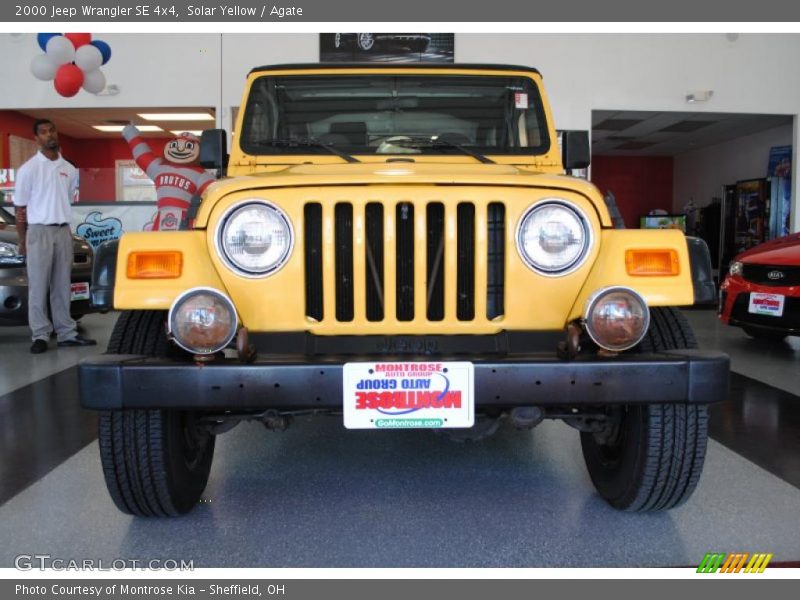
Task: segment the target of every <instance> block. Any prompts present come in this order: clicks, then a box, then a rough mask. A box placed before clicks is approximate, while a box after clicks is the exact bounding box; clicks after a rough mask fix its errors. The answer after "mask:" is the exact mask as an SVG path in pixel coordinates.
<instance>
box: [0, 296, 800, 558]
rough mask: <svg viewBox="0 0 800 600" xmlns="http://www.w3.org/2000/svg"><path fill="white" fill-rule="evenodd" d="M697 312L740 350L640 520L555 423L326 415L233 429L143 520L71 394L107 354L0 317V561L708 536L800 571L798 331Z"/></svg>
mask: <svg viewBox="0 0 800 600" xmlns="http://www.w3.org/2000/svg"><path fill="white" fill-rule="evenodd" d="M687 316H688V317H689V319H690V320H691V322H692V324H693V326H694V327H695V330H696V332H697V334H698V338H699V340H700V342H701V346H702V347H705V348H721V349H724V350H725V351H726V352H728V353H729V354H730V355H731V358H732V366H733V371H734V374H733V376H732V381H731V399H730V401H729V402H727V403H725V404H724V405H720V406H716V407H714V409H713V411H712V421H711V422H712V427H711V429H712V441H711V442H710V443H709V452H708V457H707V460H706V466H705V470H704V473H703V477H702V478H701V480H700V485H699V487H698V489H697V491H696V493H695V494H694V496H693V497H692V498H691V500H690V501H689V502H688V503H687V504H686V505H684V506H682V507H680V508H678V509H676V510H673V511H671V512H668V513H660V514H643V515H639V514H627V513H618V512H616V511H614V510H612V509H610V508H609V507H608V506H607V505H606V504H605V503H604V502H603V501H601V500H600V499H599V497H598V496H597V495H596V494H595V493H594V491H593V488H592V486H591V483H590V481H589V477H588V475H587V473H586V470H585V467H584V465H583V461H582V457H581V452H580V444H579V440H578V435H577V433H576V432H575V431H574V430H572V429H570V428H569V427H567V426H566V425H564V424H562V423H560V422H559V423H557V422H547V423H545V424H543V425H542V426H540V427H538V428H537V429H535V430H534V431H533V432H519V431H516V430H514V429H512V428H509V427H506V428H502V429H501V430H500V431H499V432H498V433H497V434H496V435H495V436H494V437H492V438H491V439H489V440H486V441H483V442H480V443H477V444H456V443H453V442H450V441H448V440H447V439H444V438H442V437H439V436H436V435H433V434H431V433H430V432H427V431H396V432H345V431H344V430H343V428H342V427H341V424H340V423H339V422H338V420H337V419H335V418H323V417H319V418H315V419H312V418H308V419H298V420H297V421H296V422H295V424H294V425H293V427H291V428H290V429H288V430H287V431H285V432H283V433H274V432H268V431H266V430H265V429H264V428H263V427H261V426H260V425H256V424H244V425H240V426H239V427H238V428H236V429H235V430H234V431H233V432H231V433H228V434H225V435H222V436H220V438H219V439H218V444H217V454H216V458H215V463H214V466H213V468H212V473H211V480H210V482H209V485H208V488H207V490H206V493H205V494H204V499H203V501H202V502H201V504H200V505H198V506H197V507H196V508H195V509H194V510H193V511H192V513H190V514H189V515H188V516H186V517H183V518H180V519H174V520H167V521H165V520H146V519H134V518H131V517H129V516H126V515H123V514H121V513H119V512H118V511H117V510H116V508H115V507H114V506H113V504H112V502H111V500H110V499H109V498H108V496H107V494H106V491H105V484H104V483H103V478H102V473H101V470H100V466H99V457H98V453H97V448H96V444H94V443H93V442H94V439H95V432H94V415H93V414H92V413H90V412H86V411H83V410H81V409H80V407H79V406H78V399H77V390H76V384H77V373H76V369H75V368H74V365H75V364H76V363H77V361H78V360H79V358H80V357H81V356H85V355H87V354H91V353H93V352H96V351H97V350H96V349H91V348H89V349H84V348H78V349H73V348H69V349H59V350H55V348H54V347H53V349H52V350H51V351H50V352H47V353H46V354H44V355H41V356H36V357H32V356H31V355H30V354H28V345H29V339H28V335H27V330H25V329H24V328H0V361H2V368H1V369H0V539H2V540H3V542H4V543H3V544H2V546H1V547H0V567H4V566H12V564H13V560H14V557H15V556H16V555H18V554H34V553H40V554H41V553H46V554H50V555H51V556H52V557H58V558H64V559H83V558H95V559H97V558H102V559H104V560H113V559H116V558H129V559H133V558H138V559H142V558H160V559H174V558H183V559H185V560H189V559H192V560H194V563H195V566H196V567H200V566H206V567H214V566H248V567H249V566H252V567H256V566H261V567H326V566H329V567H393V566H398V567H546V566H690V565H696V564H698V563H699V562H700V560H701V559H702V558H703V556H704V554H705V553H706V552H710V551H718V552H736V551H743V552H771V553H774V555H775V557H774V558H773V563H772V564H781V563H792V564H794V565H795V566H796V565H797V561H800V521H798V519H797V514H799V513H800V378H798V377H797V375H796V374H797V373H798V368H799V367H800V339H791V340H790V341H787V342H784V343H782V344H777V345H776V344H767V343H763V342H757V341H754V340H751V339H749V338H747V337H746V336H745V335H744V334H743V333H742V332H741V331H739V330H738V329H734V328H728V327H723V326H721V325H719V323H718V322H717V320H716V317H715V314H714V313H713V312H711V311H689V312H687ZM113 318H114V317H113V315H106V316H102V315H93V316H90V317H87V318H85V319H84V328H85V333H86V335H89V336H92V337H96V338H97V339H98V340H99V341H100V342H101V344H104V343H105V340H106V339H107V337H108V334H109V331H110V328H111V325H112V323H113ZM53 346H54V345H53ZM101 347H102V346H101Z"/></svg>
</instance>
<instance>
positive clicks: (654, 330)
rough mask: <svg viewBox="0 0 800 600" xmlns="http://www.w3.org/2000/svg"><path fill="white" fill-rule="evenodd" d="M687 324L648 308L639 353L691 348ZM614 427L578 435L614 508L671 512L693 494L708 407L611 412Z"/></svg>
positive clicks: (702, 457)
mask: <svg viewBox="0 0 800 600" xmlns="http://www.w3.org/2000/svg"><path fill="white" fill-rule="evenodd" d="M696 347H697V342H696V341H695V338H694V334H693V333H692V330H691V327H690V326H689V323H688V322H687V321H686V318H685V317H684V316H683V315H682V314H681V313H680V312H679V311H678V310H676V309H674V308H653V309H652V310H651V321H650V329H649V331H648V332H647V335H646V337H645V338H644V340H642V342H641V343H640V344H639V345H638V346H637V347H636V348H635V349H634V351H638V352H658V351H661V350H671V349H681V348H696ZM608 412H609V417H610V420H611V423H613V427H612V428H611V429H610V430H606V431H604V432H602V433H600V434H598V433H588V432H581V447H582V449H583V457H584V460H585V462H586V467H587V469H588V471H589V476H590V477H591V479H592V482H593V483H594V486H595V488H596V489H597V491H598V493H599V494H600V495H601V496H602V497H603V498H604V499H605V500H606V501H607V502H608V503H609V504H610V505H611V506H613V507H614V508H617V509H620V510H627V511H652V510H666V509H670V508H674V507H676V506H679V505H681V504H683V503H684V502H686V500H688V499H689V497H690V496H691V495H692V492H694V489H695V487H696V486H697V482H698V480H699V479H700V473H701V472H702V470H703V462H704V461H705V455H706V445H707V442H708V407H707V406H706V405H689V404H647V405H626V406H620V407H615V408H613V409H610V410H609V411H608Z"/></svg>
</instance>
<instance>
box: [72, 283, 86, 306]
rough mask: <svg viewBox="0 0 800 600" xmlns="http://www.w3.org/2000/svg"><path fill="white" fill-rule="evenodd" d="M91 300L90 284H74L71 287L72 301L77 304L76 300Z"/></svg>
mask: <svg viewBox="0 0 800 600" xmlns="http://www.w3.org/2000/svg"><path fill="white" fill-rule="evenodd" d="M88 299H89V284H88V283H86V282H83V283H73V284H72V285H71V286H70V301H72V302H75V301H76V300H88Z"/></svg>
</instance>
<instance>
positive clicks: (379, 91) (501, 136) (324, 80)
mask: <svg viewBox="0 0 800 600" xmlns="http://www.w3.org/2000/svg"><path fill="white" fill-rule="evenodd" d="M240 140H241V146H242V149H243V150H244V151H245V152H247V153H248V154H254V155H264V154H315V153H320V154H327V153H328V152H327V151H326V150H325V149H324V148H315V147H314V146H313V145H302V142H305V143H306V144H308V143H309V142H310V141H311V142H313V141H318V142H322V143H323V144H327V145H331V146H334V147H336V148H338V149H340V150H342V151H344V152H347V153H351V154H396V153H403V154H442V153H446V154H458V153H459V152H458V150H457V149H455V148H452V147H448V144H458V145H461V146H464V147H467V148H469V149H471V150H473V151H475V152H479V153H482V154H544V153H546V152H547V150H548V149H549V147H550V140H549V137H548V133H547V125H546V121H545V117H544V109H543V106H542V100H541V97H540V95H539V92H538V89H537V87H536V85H535V83H534V82H533V81H532V80H531V79H529V78H527V77H503V76H467V75H445V76H442V75H436V76H432V75H427V76H426V75H408V76H406V75H370V74H366V75H336V74H332V75H320V76H265V77H261V78H259V79H257V80H256V81H255V82H254V83H253V87H252V90H251V93H250V96H249V99H248V103H247V106H246V107H245V116H244V123H243V127H242V134H241V137H240ZM298 142H300V145H298ZM443 142H444V143H443Z"/></svg>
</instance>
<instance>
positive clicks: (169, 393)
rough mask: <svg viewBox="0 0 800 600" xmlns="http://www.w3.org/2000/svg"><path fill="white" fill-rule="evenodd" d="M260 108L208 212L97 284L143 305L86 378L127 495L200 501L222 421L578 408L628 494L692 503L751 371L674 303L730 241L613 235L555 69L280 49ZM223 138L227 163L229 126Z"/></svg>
mask: <svg viewBox="0 0 800 600" xmlns="http://www.w3.org/2000/svg"><path fill="white" fill-rule="evenodd" d="M239 115H240V116H239V120H238V122H237V123H236V135H235V136H234V138H233V140H234V141H233V143H232V151H231V155H230V160H229V161H228V164H227V177H225V178H223V179H221V180H220V181H218V182H217V183H215V184H213V185H212V186H210V188H209V189H208V191H207V192H206V193H205V195H204V197H203V198H202V199H200V198H197V199H196V200H195V202H194V204H193V209H192V211H191V217H192V225H191V228H190V229H188V230H185V231H175V232H150V233H128V234H125V235H124V236H123V237H122V238H121V239H120V240H119V242H118V243H116V242H115V243H110V244H107V245H105V246H103V247H102V248H101V249H100V250H99V251H98V253H97V257H96V264H95V273H94V279H93V289H92V293H93V298H94V302H95V303H96V304H97V305H99V306H101V307H103V308H107V309H111V308H113V309H117V310H120V311H123V312H122V314H121V316H120V318H119V321H118V323H117V325H116V328H115V330H114V332H113V335H112V337H111V341H110V342H109V347H108V353H107V354H104V355H101V356H97V357H94V358H91V359H88V360H85V361H84V362H83V363H82V364H81V366H80V384H81V394H82V403H83V405H84V406H85V407H88V408H92V409H98V410H100V411H101V412H100V415H99V416H100V418H99V422H100V425H99V427H100V431H99V443H100V454H101V456H102V462H103V469H104V471H105V478H106V483H107V485H108V489H109V491H110V493H111V496H112V498H113V499H114V502H115V503H116V504H117V506H118V507H119V508H120V509H121V510H123V511H125V512H127V513H132V514H135V515H178V514H180V513H185V512H187V511H188V510H190V509H191V508H192V506H193V505H194V504H195V503H196V502H197V501H198V500H199V498H200V495H201V493H202V492H203V489H204V488H205V485H206V482H207V480H208V475H209V470H210V468H211V461H212V456H213V453H214V439H215V435H216V434H219V433H221V432H223V431H225V430H227V429H230V428H231V427H232V426H233V425H235V424H236V423H238V422H239V421H241V420H248V419H250V420H252V419H256V420H261V421H263V422H264V423H265V424H266V425H267V427H270V428H274V429H280V428H283V427H285V426H286V425H287V423H288V422H289V420H290V419H291V417H292V416H293V415H299V414H309V413H314V414H325V413H327V414H332V415H340V416H338V417H337V418H342V419H343V422H344V426H345V427H346V428H349V429H363V428H381V429H389V428H410V427H415V428H416V427H418V428H436V429H443V430H445V431H447V432H449V433H451V434H453V435H456V436H459V435H460V436H461V437H475V438H477V437H480V436H481V435H484V434H488V433H491V431H492V430H493V429H494V428H495V427H496V425H497V423H498V422H499V421H500V419H505V420H507V421H508V422H509V423H511V424H512V425H514V426H516V427H518V428H532V427H534V426H535V425H537V424H538V423H540V422H541V421H542V419H561V420H563V421H565V422H566V423H568V424H569V425H571V426H572V427H574V428H576V429H578V430H579V431H580V436H581V443H582V447H583V454H584V458H585V460H586V465H587V467H588V470H589V473H590V475H591V478H592V481H593V482H594V484H595V486H596V488H597V490H598V491H599V493H600V495H601V496H602V497H603V498H605V499H606V500H607V501H608V502H609V503H610V504H611V505H612V506H614V507H616V508H619V509H623V510H658V509H667V508H671V507H674V506H677V505H679V504H681V503H682V502H684V501H685V500H686V499H687V498H688V497H689V496H690V495H691V493H692V491H693V490H694V488H695V486H696V484H697V481H698V478H699V476H700V472H701V470H702V465H703V460H704V456H705V450H706V441H707V437H708V412H707V409H708V404H709V403H712V402H715V401H719V400H722V399H724V398H725V396H726V393H727V386H728V359H727V357H726V356H725V355H723V354H719V353H714V352H704V351H700V350H697V349H696V344H695V340H694V337H693V335H692V332H691V330H690V328H689V326H688V324H687V322H686V320H685V319H684V317H683V316H682V315H681V313H680V312H679V311H678V310H677V309H676V308H675V307H677V306H683V305H690V304H693V303H694V302H695V301H696V299H697V297H698V296H707V295H709V286H708V281H707V278H704V277H703V274H704V273H706V271H705V270H704V269H703V268H702V267H703V266H705V265H707V262H704V261H707V260H708V258H707V252H708V251H707V249H706V248H705V246H704V245H703V244H702V243H700V244H697V243H696V242H693V241H692V240H690V239H689V241H688V242H687V239H688V238H686V237H685V236H684V234H683V233H682V232H680V231H675V230H663V231H641V230H624V229H614V228H613V225H612V220H611V218H610V216H609V211H608V209H607V207H606V206H605V204H604V201H603V198H602V197H601V195H600V194H599V192H598V190H597V189H596V188H595V187H594V186H592V185H591V184H589V183H587V182H586V181H583V180H581V179H578V178H574V177H569V176H566V175H564V170H565V168H566V169H567V170H569V169H572V168H581V167H586V166H587V165H588V156H589V145H588V137H587V134H586V133H585V132H565V133H563V135H562V143H561V145H560V146H561V148H560V149H559V143H558V139H557V137H556V136H557V134H556V130H555V129H554V127H553V120H552V115H551V112H550V108H549V106H548V103H547V100H546V96H545V93H544V90H543V88H542V78H541V76H540V75H539V73H538V72H537V71H535V70H533V69H530V68H526V67H509V66H494V65H453V66H444V67H443V66H436V67H429V66H405V65H404V66H385V65H371V66H364V65H341V64H339V65H335V66H322V65H282V66H274V67H262V68H258V69H254V70H253V71H252V72H251V73H250V75H249V77H248V79H247V86H246V91H245V96H244V99H243V103H242V110H241V111H240V113H239ZM202 153H203V161H204V165H205V166H206V167H212V166H214V167H216V168H220V169H223V167H224V165H223V161H224V160H225V156H226V138H225V133H224V132H222V131H220V130H214V131H209V132H205V133H204V136H203V142H202ZM710 296H711V298H712V299H713V286H712V287H711V288H710ZM386 435H390V434H389V433H386Z"/></svg>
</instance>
